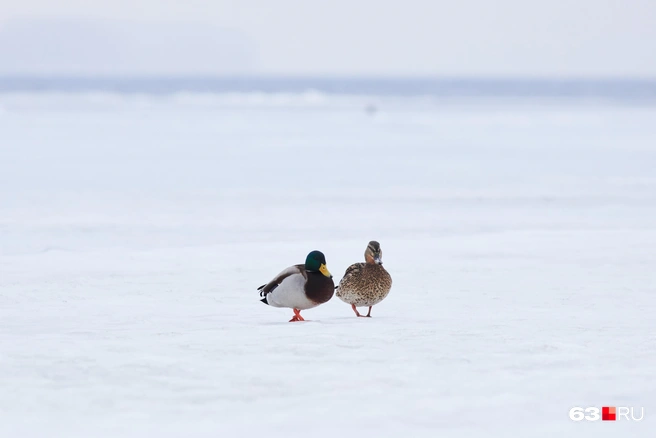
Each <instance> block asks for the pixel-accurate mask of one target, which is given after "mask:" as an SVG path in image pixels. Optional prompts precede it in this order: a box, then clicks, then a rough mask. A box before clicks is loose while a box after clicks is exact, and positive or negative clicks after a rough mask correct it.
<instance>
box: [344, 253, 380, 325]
mask: <svg viewBox="0 0 656 438" xmlns="http://www.w3.org/2000/svg"><path fill="white" fill-rule="evenodd" d="M364 259H365V261H366V263H354V264H352V265H351V266H349V267H348V268H347V269H346V272H345V273H344V277H343V278H342V280H341V281H340V282H339V286H337V288H336V289H337V293H336V295H337V296H338V297H339V299H340V300H342V301H344V302H345V303H347V304H350V305H351V308H352V309H353V311H354V312H355V314H356V315H357V316H365V315H360V313H359V312H358V309H356V307H366V306H368V307H369V313H367V315H366V316H367V317H369V318H370V317H371V308H372V307H373V306H375V305H376V304H378V303H380V302H381V301H383V300H384V299H385V297H386V296H387V294H389V291H390V289H391V288H392V277H391V276H390V275H389V273H388V272H387V271H386V270H385V268H383V250H381V249H380V244H379V243H378V242H376V241H375V240H372V241H371V242H369V245H367V249H366V250H365V252H364Z"/></svg>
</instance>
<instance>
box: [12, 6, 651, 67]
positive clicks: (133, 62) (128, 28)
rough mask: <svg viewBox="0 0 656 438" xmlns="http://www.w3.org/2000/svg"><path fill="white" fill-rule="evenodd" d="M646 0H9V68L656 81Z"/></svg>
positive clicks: (649, 13)
mask: <svg viewBox="0 0 656 438" xmlns="http://www.w3.org/2000/svg"><path fill="white" fill-rule="evenodd" d="M654 20H656V11H655V7H654V3H653V2H652V1H649V0H629V1H627V2H618V1H613V0H599V1H593V0H576V1H565V0H554V1H551V2H546V1H533V2H525V1H520V0H499V1H496V2H494V3H490V2H486V1H482V0H465V1H462V2H457V3H450V2H434V1H428V0H408V1H396V0H391V1H386V2H382V3H381V2H377V1H373V0H358V1H355V2H353V1H346V0H336V1H333V2H330V3H326V2H304V1H298V0H279V1H276V2H267V1H264V0H245V1H242V2H238V4H236V3H234V2H231V1H223V0H217V1H212V2H210V1H203V0H199V1H189V2H180V1H156V0H138V1H127V0H117V1H112V2H109V1H97V2H92V3H90V2H85V1H82V0H59V1H57V2H51V1H47V0H26V1H21V2H9V1H4V2H3V4H2V8H1V11H0V25H1V27H0V57H1V59H2V63H1V64H0V73H2V74H4V75H25V74H27V75H46V76H47V75H71V76H81V75H91V76H108V75H110V76H116V75H120V76H143V75H156V76H172V75H193V76H208V75H210V76H211V75H272V74H275V75H296V76H299V75H303V76H325V75H330V76H334V75H340V76H350V75H358V76H363V75H367V76H413V77H414V76H451V77H452V76H458V77H460V76H468V77H472V76H473V77H490V76H492V77H538V78H568V77H570V78H571V77H583V78H599V77H624V78H627V77H629V78H652V79H653V77H654V76H655V75H656V60H655V59H654V56H652V54H653V53H654V52H655V50H656V42H655V41H656V29H655V28H654V25H653V24H654Z"/></svg>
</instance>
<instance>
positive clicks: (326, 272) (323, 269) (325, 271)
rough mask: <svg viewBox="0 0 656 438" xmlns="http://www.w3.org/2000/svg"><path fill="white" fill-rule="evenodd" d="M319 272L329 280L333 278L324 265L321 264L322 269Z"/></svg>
mask: <svg viewBox="0 0 656 438" xmlns="http://www.w3.org/2000/svg"><path fill="white" fill-rule="evenodd" d="M319 272H321V273H322V274H323V275H325V276H326V277H328V278H332V275H330V272H329V271H328V268H326V265H324V264H323V263H322V264H321V267H320V268H319Z"/></svg>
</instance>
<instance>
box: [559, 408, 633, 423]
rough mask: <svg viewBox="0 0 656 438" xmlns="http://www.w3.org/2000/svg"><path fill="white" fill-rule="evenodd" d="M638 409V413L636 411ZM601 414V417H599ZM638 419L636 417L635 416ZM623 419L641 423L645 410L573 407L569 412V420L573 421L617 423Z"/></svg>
mask: <svg viewBox="0 0 656 438" xmlns="http://www.w3.org/2000/svg"><path fill="white" fill-rule="evenodd" d="M638 409H639V411H638ZM600 412H601V415H599V414H600ZM638 413H639V414H640V417H637V416H636V415H637V414H638ZM629 415H630V417H629ZM622 417H624V418H625V419H626V420H628V421H631V420H633V421H641V420H642V419H643V418H645V408H633V407H628V406H617V407H615V406H604V407H603V408H601V410H600V409H599V408H595V407H591V408H580V407H578V406H577V407H574V408H572V409H570V410H569V418H570V419H571V420H574V421H581V420H584V419H585V420H588V421H597V420H601V421H619V420H621V419H622Z"/></svg>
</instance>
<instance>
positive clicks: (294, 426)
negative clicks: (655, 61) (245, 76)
mask: <svg viewBox="0 0 656 438" xmlns="http://www.w3.org/2000/svg"><path fill="white" fill-rule="evenodd" d="M371 99H372V98H371V97H370V96H369V97H366V96H342V97H339V98H338V97H334V96H328V95H323V94H320V93H316V92H309V94H299V95H297V96H296V95H277V96H272V97H271V96H269V97H268V96H267V95H265V94H264V95H262V94H256V95H245V96H243V98H240V97H239V96H238V95H212V94H193V93H190V94H179V95H175V96H156V97H155V96H139V95H129V96H127V95H118V94H117V95H111V94H106V93H105V94H102V93H101V94H65V93H64V94H56V93H55V94H52V93H45V94H39V93H32V94H30V93H21V94H11V93H7V94H3V95H0V108H3V109H4V110H3V111H2V112H0V436H2V437H19V436H20V437H67V438H73V437H89V436H93V437H115V436H122V437H146V436H153V437H154V436H157V437H217V436H226V437H256V436H265V437H283V436H284V437H290V436H312V437H331V438H332V437H336V436H349V437H350V436H369V435H371V436H378V437H401V436H409V437H437V436H441V437H491V436H495V437H496V436H498V437H509V436H516V437H554V436H577V437H588V436H589V437H603V436H609V437H610V436H632V437H643V436H644V437H648V436H652V434H653V430H654V426H653V424H654V423H653V422H654V420H653V415H654V412H656V411H655V408H656V377H655V375H654V370H655V369H656V330H655V328H656V326H655V325H654V315H656V274H655V272H656V271H655V270H654V266H656V251H654V249H655V248H656V177H654V170H655V169H656V107H654V106H651V105H628V104H619V103H612V102H607V103H604V102H587V101H586V102H569V101H567V102H559V101H554V102H547V103H545V102H540V103H538V102H534V101H531V100H529V99H523V100H520V101H515V102H502V101H499V100H494V99H492V100H486V101H485V102H475V101H470V100H458V99H450V100H448V101H444V102H442V101H437V102H435V101H431V100H426V99H423V98H416V99H414V100H413V99H408V100H403V99H394V98H387V99H377V100H376V106H377V111H376V112H375V113H373V114H372V113H368V112H367V111H366V108H367V105H369V104H370V103H371ZM374 239H375V240H378V241H379V242H380V243H381V246H382V248H383V251H384V259H385V267H386V268H387V269H388V270H389V272H390V273H391V275H392V277H393V279H394V286H393V288H392V291H391V293H390V295H389V297H388V298H387V299H386V300H385V301H383V302H382V303H381V304H379V305H377V306H375V307H374V309H373V312H372V316H373V318H371V319H364V318H356V317H355V316H354V315H353V313H352V311H351V309H350V307H349V306H348V305H346V304H344V303H342V302H341V301H340V300H339V299H337V298H336V297H335V298H333V300H331V301H330V302H328V303H327V304H325V305H323V306H320V307H318V308H316V309H312V310H307V311H305V312H303V315H304V317H305V318H307V319H309V320H311V321H309V322H306V323H294V324H290V323H288V322H287V321H288V320H289V318H290V317H291V315H292V312H291V310H287V309H275V308H271V307H268V306H265V305H263V304H262V303H261V302H260V301H259V299H260V297H259V295H258V292H257V290H256V288H257V287H258V286H260V285H261V284H263V283H265V282H267V281H268V280H270V279H271V278H272V277H273V276H274V275H275V274H277V273H278V272H279V271H280V270H282V269H283V268H285V267H287V266H289V265H291V264H294V263H300V262H302V261H303V260H304V258H305V256H306V254H307V253H308V252H309V251H311V250H313V249H319V250H321V251H323V252H324V253H325V254H326V257H327V262H328V268H329V269H330V270H331V272H332V273H333V275H334V276H335V280H336V281H339V278H340V277H341V275H342V274H343V272H344V270H345V269H346V267H347V266H348V265H349V264H351V263H353V262H357V261H361V260H362V259H363V253H364V249H365V247H366V244H367V242H368V241H370V240H374ZM608 405H610V406H635V407H644V408H645V419H644V420H643V421H642V422H639V423H632V422H626V421H619V422H615V423H609V422H601V421H599V422H596V423H591V422H586V421H582V422H581V423H575V422H573V421H571V420H570V419H569V416H568V413H569V410H570V409H571V408H572V407H574V406H581V407H588V406H597V407H601V406H608Z"/></svg>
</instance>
